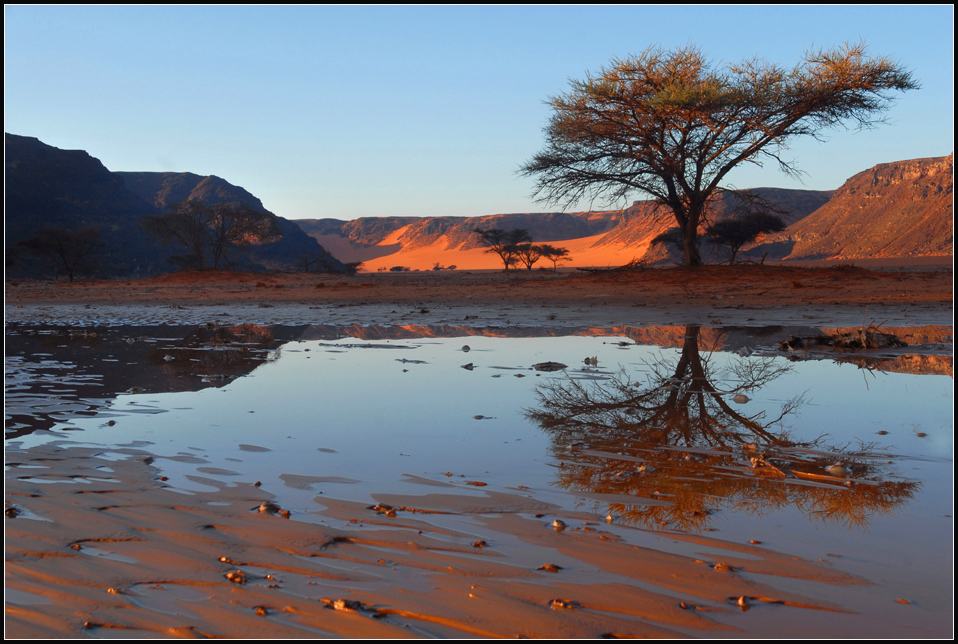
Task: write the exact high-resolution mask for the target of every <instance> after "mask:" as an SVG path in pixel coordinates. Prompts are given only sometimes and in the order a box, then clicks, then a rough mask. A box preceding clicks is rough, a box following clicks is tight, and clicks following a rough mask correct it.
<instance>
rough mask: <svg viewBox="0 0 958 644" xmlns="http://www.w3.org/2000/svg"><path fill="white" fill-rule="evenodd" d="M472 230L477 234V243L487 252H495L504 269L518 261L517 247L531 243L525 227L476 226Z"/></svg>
mask: <svg viewBox="0 0 958 644" xmlns="http://www.w3.org/2000/svg"><path fill="white" fill-rule="evenodd" d="M473 232H474V233H475V234H477V235H479V243H480V244H481V245H482V246H485V247H486V252H487V253H495V254H496V255H498V256H499V259H501V260H502V264H503V266H504V267H505V270H509V267H510V266H513V265H514V264H515V263H516V262H517V261H519V256H518V249H519V247H520V246H522V245H525V244H531V243H532V237H531V236H530V235H529V231H528V230H526V229H525V228H515V229H513V230H503V229H502V228H489V229H483V228H476V229H475V230H474V231H473ZM536 259H538V257H537V258H536ZM530 267H531V264H530ZM530 270H531V268H530Z"/></svg>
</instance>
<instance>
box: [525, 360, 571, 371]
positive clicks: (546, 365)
mask: <svg viewBox="0 0 958 644" xmlns="http://www.w3.org/2000/svg"><path fill="white" fill-rule="evenodd" d="M532 368H533V369H535V370H536V371H562V370H563V369H568V368H569V365H564V364H562V363H561V362H539V363H536V364H534V365H532Z"/></svg>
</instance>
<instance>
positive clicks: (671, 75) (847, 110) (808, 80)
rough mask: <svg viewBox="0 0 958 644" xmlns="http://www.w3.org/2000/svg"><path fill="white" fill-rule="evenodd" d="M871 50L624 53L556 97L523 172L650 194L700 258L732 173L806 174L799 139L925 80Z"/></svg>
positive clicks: (583, 186)
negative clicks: (793, 157)
mask: <svg viewBox="0 0 958 644" xmlns="http://www.w3.org/2000/svg"><path fill="white" fill-rule="evenodd" d="M866 54H867V52H866V47H865V45H864V44H858V45H846V46H844V47H839V48H836V49H833V50H822V51H817V52H809V53H807V54H806V55H805V59H804V60H803V61H802V62H800V63H799V64H798V65H796V66H795V67H794V68H793V69H786V68H783V67H780V66H778V65H775V64H772V63H768V62H764V61H762V60H759V59H752V60H745V61H743V62H741V63H738V64H725V65H721V66H716V65H714V64H713V63H712V62H710V61H709V60H708V58H707V57H706V56H705V55H704V54H703V53H702V52H701V51H699V50H698V49H696V48H694V47H684V48H681V49H677V50H675V51H663V50H661V49H655V48H653V49H648V50H646V51H645V52H643V53H641V54H639V55H638V56H634V57H629V58H626V59H624V60H614V61H613V62H612V64H611V65H610V67H608V68H606V69H602V70H600V72H599V73H598V74H596V75H590V76H587V77H586V79H585V80H583V81H571V86H572V87H571V89H570V91H569V92H568V93H566V94H560V95H558V96H555V97H553V98H552V99H551V100H550V101H549V102H550V104H551V105H552V108H553V110H554V113H553V116H552V119H551V121H550V122H549V125H548V126H547V127H546V128H545V134H546V144H545V148H544V149H543V150H542V151H541V152H540V153H539V154H537V155H535V156H534V157H533V158H532V160H531V161H529V162H528V163H526V164H525V165H524V166H522V168H521V169H520V172H521V173H522V174H524V175H526V176H531V177H535V178H536V192H535V194H536V196H537V197H538V198H539V201H542V202H547V203H562V204H564V205H565V206H567V207H568V206H571V205H573V204H575V203H576V202H578V201H579V200H580V199H583V198H586V199H596V198H603V199H604V200H606V201H608V202H609V203H610V204H611V203H614V202H617V201H620V200H622V199H624V198H625V197H626V196H627V195H629V194H630V193H633V192H641V193H645V194H647V195H650V196H651V197H652V199H653V201H654V202H655V203H656V204H657V205H658V206H659V209H658V211H659V213H665V214H666V216H668V215H671V217H672V218H674V220H675V223H676V225H677V226H678V228H679V230H680V231H681V234H682V249H683V251H684V253H685V263H686V264H687V265H689V266H697V265H699V264H701V263H702V258H701V256H700V254H699V248H698V235H699V228H700V226H703V225H704V224H705V222H704V221H703V214H704V213H705V209H706V207H707V204H708V203H709V200H710V199H711V198H712V197H713V196H714V195H715V194H717V191H719V190H723V188H722V184H723V182H724V181H725V179H726V176H727V175H728V173H729V172H731V171H732V170H733V169H734V168H736V167H737V166H739V165H741V164H743V163H753V164H756V165H761V164H762V162H763V161H771V162H772V163H775V164H777V165H778V167H779V169H781V170H782V171H784V172H785V173H787V174H791V175H796V174H800V172H799V170H798V169H797V168H796V166H795V165H794V163H793V162H791V161H788V160H785V159H783V158H782V155H781V152H782V150H783V149H785V148H786V147H787V145H788V143H789V141H791V140H792V139H793V138H795V137H799V136H811V137H814V138H818V139H820V138H821V132H822V131H824V130H828V129H830V128H837V127H844V126H846V124H847V123H852V124H855V125H857V126H858V127H859V128H870V127H874V126H876V125H878V124H880V123H882V122H883V120H884V119H883V117H882V114H883V113H884V112H886V111H888V110H889V109H890V107H891V105H892V104H893V100H894V95H893V93H894V92H898V91H905V90H910V89H916V88H918V86H919V85H918V83H917V82H916V81H915V80H914V79H913V78H912V75H911V73H910V72H908V71H907V70H906V69H905V68H904V67H903V66H902V65H900V64H898V63H896V62H894V61H892V60H890V59H888V58H881V57H879V58H871V57H869V56H867V55H866ZM733 192H734V191H733Z"/></svg>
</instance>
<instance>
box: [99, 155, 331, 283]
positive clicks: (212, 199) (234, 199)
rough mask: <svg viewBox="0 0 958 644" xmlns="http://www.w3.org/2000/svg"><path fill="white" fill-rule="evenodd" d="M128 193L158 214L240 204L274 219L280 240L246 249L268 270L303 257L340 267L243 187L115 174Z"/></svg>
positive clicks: (173, 176) (164, 175)
mask: <svg viewBox="0 0 958 644" xmlns="http://www.w3.org/2000/svg"><path fill="white" fill-rule="evenodd" d="M114 174H116V175H117V176H119V177H121V178H122V179H123V182H124V184H125V186H126V188H127V189H128V190H130V191H131V192H133V193H135V194H136V195H137V196H139V197H140V198H141V199H143V200H144V201H147V202H149V203H151V204H153V205H154V206H155V207H156V208H157V209H158V210H159V211H160V212H163V211H166V210H168V209H169V208H170V207H172V206H173V205H175V204H178V203H180V202H182V201H193V200H197V201H202V202H204V203H209V204H218V203H240V204H243V205H246V206H249V207H250V208H253V209H255V210H258V211H260V212H265V213H268V214H269V215H271V216H272V217H274V218H275V219H276V223H277V226H278V227H279V232H280V235H281V236H280V238H279V239H277V240H276V241H272V242H269V243H266V244H257V245H254V246H251V247H250V248H249V249H248V256H249V259H250V261H251V262H253V263H254V264H259V265H261V266H262V267H264V268H268V269H272V270H283V269H289V268H295V267H296V266H297V265H298V264H299V262H300V261H301V260H302V259H303V258H309V259H310V260H311V261H313V262H319V263H321V264H322V266H324V267H326V268H327V269H328V270H333V271H341V270H343V264H342V262H340V261H339V260H338V259H336V258H335V257H333V256H332V255H331V254H330V253H328V252H327V251H326V249H325V248H323V247H322V246H321V245H320V244H319V242H317V241H316V240H315V239H313V238H312V237H310V236H309V235H307V234H306V233H305V232H304V231H303V229H302V228H300V227H299V226H297V225H296V224H294V223H293V222H292V221H290V220H288V219H284V218H283V217H278V216H276V215H275V214H273V213H271V212H270V211H269V210H267V209H266V208H265V207H264V206H263V202H262V201H260V200H259V198H258V197H255V196H254V195H253V194H252V193H250V192H249V191H248V190H246V189H245V188H242V187H241V186H234V185H233V184H231V183H229V182H228V181H226V180H225V179H221V178H220V177H217V176H213V175H210V176H206V177H204V176H201V175H198V174H193V173H192V172H115V173H114Z"/></svg>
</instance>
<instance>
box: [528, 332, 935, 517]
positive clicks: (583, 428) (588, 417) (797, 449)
mask: <svg viewBox="0 0 958 644" xmlns="http://www.w3.org/2000/svg"><path fill="white" fill-rule="evenodd" d="M684 337H685V341H684V343H683V347H682V352H681V355H680V357H679V358H678V359H677V360H676V361H674V362H667V361H665V360H662V361H660V362H657V363H655V364H651V365H648V368H649V369H650V371H651V373H650V375H649V377H648V382H647V383H645V384H642V383H637V382H634V381H632V380H631V379H630V378H629V377H628V376H627V375H625V374H622V375H621V376H619V377H617V378H613V379H612V380H610V381H608V382H604V383H600V382H595V381H592V382H590V383H589V384H587V385H586V384H582V382H580V381H577V380H575V379H570V380H568V381H562V380H558V379H554V380H552V381H550V382H548V383H546V384H544V385H540V386H539V387H538V395H539V406H538V407H537V408H535V409H531V410H529V411H528V412H527V416H528V417H529V419H530V420H532V421H534V422H535V423H537V424H538V425H540V426H541V427H542V428H543V430H545V431H546V432H548V433H549V434H550V436H551V438H552V441H553V445H554V450H555V452H556V455H557V456H558V457H559V458H560V459H561V460H562V463H561V464H560V469H559V485H560V486H561V487H564V488H568V489H571V490H574V491H576V492H577V493H580V494H582V495H584V496H586V497H591V498H594V499H596V500H598V501H601V502H604V503H607V504H608V505H609V511H610V512H611V513H613V514H618V515H621V517H622V519H623V520H624V521H626V522H629V523H633V524H637V525H641V526H643V527H647V528H659V527H670V528H679V529H683V530H701V529H703V528H706V527H707V526H708V525H709V523H710V519H709V517H710V515H712V514H713V513H715V512H717V511H720V510H725V511H745V512H748V513H750V514H763V513H767V512H769V511H771V510H772V509H775V508H780V507H785V506H794V507H796V508H798V509H799V510H801V511H802V512H803V513H804V514H805V515H806V516H808V517H809V518H810V519H817V520H825V521H833V522H837V523H842V524H846V525H848V526H853V525H856V526H860V525H867V523H868V521H869V517H870V516H872V515H874V514H882V513H886V512H890V511H891V510H893V509H894V508H895V507H896V506H897V505H898V504H900V503H902V502H904V501H905V500H907V499H910V498H911V497H912V496H913V495H914V493H915V491H916V490H917V486H918V484H917V483H910V482H903V481H897V480H889V475H888V474H887V473H886V472H884V471H883V469H885V467H886V466H884V465H882V464H879V463H880V462H881V461H880V460H879V459H881V458H882V456H883V455H882V454H868V453H865V452H861V451H858V452H855V453H854V454H852V453H850V452H849V453H846V452H845V451H844V450H842V449H838V448H830V447H829V446H828V445H826V444H825V443H824V442H823V441H822V440H821V439H817V438H815V439H810V440H801V439H796V438H794V437H793V436H791V435H790V434H789V433H787V432H785V431H784V430H780V429H778V430H776V429H775V428H774V425H776V424H777V423H779V421H781V420H782V418H783V417H785V416H786V415H788V414H790V413H792V412H793V411H795V410H796V408H797V407H798V406H800V405H801V404H802V401H801V399H796V400H793V401H790V402H787V403H785V404H784V405H783V407H782V409H781V410H780V411H779V413H778V416H777V417H776V418H774V419H766V418H765V415H764V412H758V413H753V414H751V415H746V414H745V413H744V412H742V411H740V409H741V405H742V404H744V403H745V402H747V401H748V397H747V396H746V393H747V392H753V391H755V390H757V389H760V388H761V387H763V386H764V385H766V384H767V383H769V382H770V381H772V380H774V379H776V378H778V377H779V376H780V375H782V374H784V373H786V372H787V371H788V370H789V368H788V367H787V366H784V364H785V363H783V362H782V361H776V360H773V359H770V358H754V357H753V358H750V359H738V360H732V361H731V362H730V363H729V364H728V366H727V367H725V368H724V369H721V370H720V369H719V368H717V367H716V366H715V363H714V361H713V360H712V359H711V357H710V356H709V355H708V354H705V355H703V353H702V352H701V351H700V347H699V328H698V327H696V326H689V327H687V329H686V333H685V336H684ZM836 461H838V462H836Z"/></svg>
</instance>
